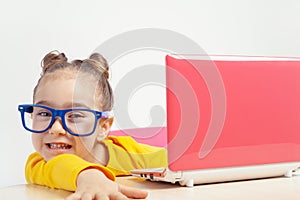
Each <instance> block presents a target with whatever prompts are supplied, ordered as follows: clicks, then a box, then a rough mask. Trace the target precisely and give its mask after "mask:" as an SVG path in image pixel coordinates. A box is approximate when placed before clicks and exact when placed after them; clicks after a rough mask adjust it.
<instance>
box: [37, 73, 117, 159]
mask: <svg viewBox="0 0 300 200" xmlns="http://www.w3.org/2000/svg"><path fill="white" fill-rule="evenodd" d="M57 73H61V72H59V71H57V72H54V75H52V74H50V75H47V76H46V77H44V78H43V79H42V80H41V82H40V85H39V86H38V88H37V90H36V93H35V97H34V103H35V104H41V105H45V106H48V107H51V108H54V109H68V108H74V107H77V108H87V109H91V110H99V111H102V110H101V108H99V106H96V105H97V104H96V103H95V102H96V98H97V95H95V94H96V91H95V88H96V86H95V85H93V84H91V83H95V82H93V81H91V78H89V77H87V76H86V75H85V76H83V77H81V78H80V77H76V76H65V75H66V74H65V73H63V74H61V75H60V76H55V74H56V75H58V74H57ZM69 73H71V72H69ZM73 73H74V72H73ZM64 77H66V78H64ZM97 100H98V101H99V99H97ZM100 101H101V100H100ZM111 123H112V120H103V119H101V120H99V121H98V122H97V128H96V130H95V132H94V133H93V134H92V135H90V136H85V137H77V136H73V135H71V134H69V133H68V132H67V131H66V130H64V128H63V126H62V123H61V119H60V118H57V119H56V120H55V122H54V124H53V125H52V127H51V128H50V129H49V130H47V131H46V132H44V133H40V134H36V133H33V134H32V142H33V146H34V148H35V150H36V151H37V152H38V153H39V154H40V155H41V156H42V157H43V158H44V159H45V160H46V161H48V160H50V159H52V158H54V157H55V156H57V155H59V154H63V153H69V154H75V155H77V156H79V157H81V158H83V159H85V160H88V161H91V162H93V161H94V162H95V154H99V153H102V154H105V152H103V146H102V148H101V145H102V143H101V142H100V141H101V140H102V139H103V138H105V137H106V135H107V134H108V131H109V128H110V126H111ZM99 151H102V152H99ZM97 159H98V158H97Z"/></svg>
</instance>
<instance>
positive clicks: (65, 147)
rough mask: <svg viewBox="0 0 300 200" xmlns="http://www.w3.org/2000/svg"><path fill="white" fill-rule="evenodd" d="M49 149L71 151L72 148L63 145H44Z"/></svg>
mask: <svg viewBox="0 0 300 200" xmlns="http://www.w3.org/2000/svg"><path fill="white" fill-rule="evenodd" d="M46 145H47V146H48V147H49V149H54V150H59V149H71V148H72V146H71V145H69V144H64V143H46Z"/></svg>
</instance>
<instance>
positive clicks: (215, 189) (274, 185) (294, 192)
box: [0, 176, 300, 200]
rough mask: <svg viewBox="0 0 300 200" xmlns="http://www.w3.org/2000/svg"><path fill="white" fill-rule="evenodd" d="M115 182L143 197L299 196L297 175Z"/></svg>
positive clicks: (14, 192)
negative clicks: (183, 182) (186, 183)
mask: <svg viewBox="0 0 300 200" xmlns="http://www.w3.org/2000/svg"><path fill="white" fill-rule="evenodd" d="M117 181H118V182H119V183H121V184H124V185H127V186H131V187H137V188H141V189H145V190H148V191H149V196H148V198H147V199H149V200H151V199H153V200H154V199H155V200H159V199H164V200H165V199H185V200H194V199H195V200H196V199H197V200H199V199H209V200H216V199H221V200H227V199H228V200H234V199H239V200H240V199H243V200H247V199H251V200H253V199H264V200H268V199H272V200H283V199H288V200H294V199H297V200H298V199H300V176H294V177H292V178H285V177H279V178H270V179H260V180H251V181H238V182H229V183H218V184H207V185H198V186H195V187H193V188H187V187H181V186H178V185H173V184H168V183H158V182H151V181H145V180H142V179H138V178H135V177H122V178H118V180H117ZM69 194H70V192H67V191H64V190H56V189H49V188H47V187H43V186H37V185H16V186H11V187H5V188H1V189H0V199H1V200H7V199H22V200H41V199H42V200H47V199H49V200H50V199H51V200H53V199H64V198H65V197H67V196H68V195H69Z"/></svg>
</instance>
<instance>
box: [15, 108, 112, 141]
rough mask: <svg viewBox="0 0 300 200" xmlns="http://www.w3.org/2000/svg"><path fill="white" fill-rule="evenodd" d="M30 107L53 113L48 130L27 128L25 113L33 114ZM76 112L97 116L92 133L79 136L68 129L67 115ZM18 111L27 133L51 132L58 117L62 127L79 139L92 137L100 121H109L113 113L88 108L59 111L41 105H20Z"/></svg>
mask: <svg viewBox="0 0 300 200" xmlns="http://www.w3.org/2000/svg"><path fill="white" fill-rule="evenodd" d="M30 107H40V108H44V109H47V110H49V111H51V113H52V116H51V117H52V119H51V121H50V123H49V125H48V127H47V128H45V129H44V130H40V131H37V130H32V129H30V128H28V127H27V126H26V123H25V113H32V112H28V109H29V108H30ZM76 110H81V111H89V112H91V113H93V114H94V115H95V123H94V127H93V130H92V131H91V132H90V133H86V134H77V133H74V132H72V131H71V130H70V129H69V128H68V127H67V124H66V121H65V114H66V113H67V112H70V111H76ZM18 111H20V114H21V119H22V125H23V127H24V128H25V129H26V130H27V131H30V132H33V133H43V132H45V131H47V130H49V129H50V128H51V127H52V126H53V124H54V122H55V120H56V117H60V118H61V122H62V125H63V128H64V129H65V130H66V131H67V132H68V133H69V134H71V135H74V136H79V137H84V136H89V135H92V134H93V133H94V132H95V130H96V126H97V121H98V120H99V119H107V118H109V117H111V112H110V111H103V112H100V111H96V110H91V109H86V108H69V109H64V110H57V109H54V108H51V107H48V106H44V105H40V104H20V105H18Z"/></svg>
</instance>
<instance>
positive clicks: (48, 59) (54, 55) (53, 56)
mask: <svg viewBox="0 0 300 200" xmlns="http://www.w3.org/2000/svg"><path fill="white" fill-rule="evenodd" d="M67 61H68V59H67V57H66V56H65V54H64V53H60V52H59V51H51V52H50V53H48V54H47V55H46V56H45V57H44V58H43V60H42V63H41V66H42V68H43V73H45V72H46V71H47V69H49V67H51V66H53V65H57V64H63V63H65V62H67Z"/></svg>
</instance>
